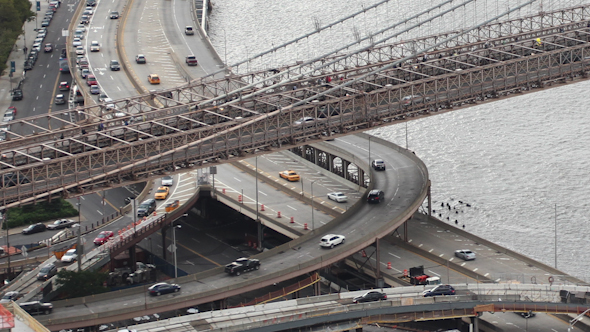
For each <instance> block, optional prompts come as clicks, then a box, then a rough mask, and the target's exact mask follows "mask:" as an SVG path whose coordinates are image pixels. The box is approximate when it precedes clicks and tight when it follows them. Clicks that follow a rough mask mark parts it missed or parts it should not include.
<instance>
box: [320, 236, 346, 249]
mask: <svg viewBox="0 0 590 332" xmlns="http://www.w3.org/2000/svg"><path fill="white" fill-rule="evenodd" d="M345 240H346V237H345V236H344V235H338V234H328V235H324V237H322V238H321V240H320V247H323V248H334V247H335V246H337V245H339V244H343V243H344V241H345Z"/></svg>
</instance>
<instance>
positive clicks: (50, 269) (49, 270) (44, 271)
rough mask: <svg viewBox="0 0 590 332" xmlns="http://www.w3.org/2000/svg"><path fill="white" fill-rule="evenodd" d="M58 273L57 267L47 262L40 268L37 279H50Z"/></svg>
mask: <svg viewBox="0 0 590 332" xmlns="http://www.w3.org/2000/svg"><path fill="white" fill-rule="evenodd" d="M56 274H57V267H56V266H55V265H53V264H47V265H45V266H43V267H42V268H41V270H39V274H37V280H49V279H51V277H53V276H54V275H56Z"/></svg>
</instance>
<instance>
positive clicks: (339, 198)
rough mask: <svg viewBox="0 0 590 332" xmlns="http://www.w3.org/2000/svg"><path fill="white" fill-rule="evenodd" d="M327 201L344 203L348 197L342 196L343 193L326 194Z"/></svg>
mask: <svg viewBox="0 0 590 332" xmlns="http://www.w3.org/2000/svg"><path fill="white" fill-rule="evenodd" d="M328 199H331V200H333V201H336V202H338V203H344V202H346V201H348V197H347V196H346V195H344V193H341V192H335V193H328Z"/></svg>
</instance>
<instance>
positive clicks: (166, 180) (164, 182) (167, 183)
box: [162, 175, 174, 186]
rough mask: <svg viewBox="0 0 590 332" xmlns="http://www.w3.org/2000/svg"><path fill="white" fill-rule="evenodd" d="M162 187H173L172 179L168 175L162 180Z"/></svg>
mask: <svg viewBox="0 0 590 332" xmlns="http://www.w3.org/2000/svg"><path fill="white" fill-rule="evenodd" d="M162 185H163V186H173V185H174V178H173V177H171V176H170V175H166V176H165V177H163V178H162Z"/></svg>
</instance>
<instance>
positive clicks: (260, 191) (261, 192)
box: [258, 190, 268, 196]
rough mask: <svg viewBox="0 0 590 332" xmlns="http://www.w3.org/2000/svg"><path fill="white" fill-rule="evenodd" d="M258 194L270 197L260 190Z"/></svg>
mask: <svg viewBox="0 0 590 332" xmlns="http://www.w3.org/2000/svg"><path fill="white" fill-rule="evenodd" d="M258 192H259V193H260V194H262V195H264V196H268V195H267V194H265V193H263V192H262V191H260V190H258Z"/></svg>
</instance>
